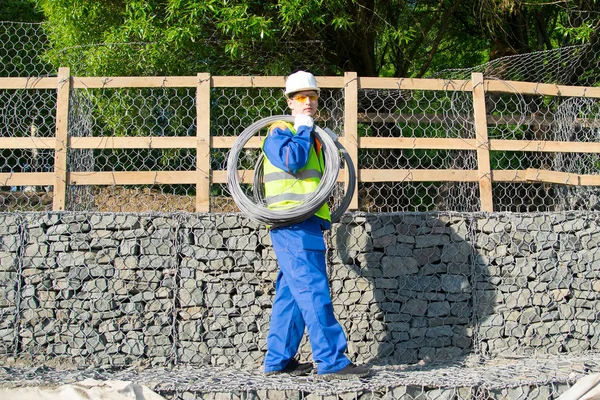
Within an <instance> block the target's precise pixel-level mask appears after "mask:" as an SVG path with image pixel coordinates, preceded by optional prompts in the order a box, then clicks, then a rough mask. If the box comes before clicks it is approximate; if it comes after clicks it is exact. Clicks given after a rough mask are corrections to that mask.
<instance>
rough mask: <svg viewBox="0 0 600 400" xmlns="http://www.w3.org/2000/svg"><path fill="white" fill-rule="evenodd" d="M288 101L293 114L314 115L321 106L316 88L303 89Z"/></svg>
mask: <svg viewBox="0 0 600 400" xmlns="http://www.w3.org/2000/svg"><path fill="white" fill-rule="evenodd" d="M287 103H288V106H289V107H290V110H292V115H298V114H304V115H309V116H311V117H314V116H315V113H316V112H317V107H318V106H319V95H318V94H317V92H316V91H314V90H303V91H301V92H296V93H294V94H293V95H292V97H291V98H290V99H288V101H287Z"/></svg>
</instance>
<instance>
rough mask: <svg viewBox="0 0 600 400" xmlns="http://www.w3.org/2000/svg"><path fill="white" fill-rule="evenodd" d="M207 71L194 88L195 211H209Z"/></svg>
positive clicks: (208, 96)
mask: <svg viewBox="0 0 600 400" xmlns="http://www.w3.org/2000/svg"><path fill="white" fill-rule="evenodd" d="M210 81H211V76H210V74H209V73H206V72H202V73H199V74H198V87H197V89H196V138H197V143H196V173H197V175H198V178H197V181H196V212H210V173H211V172H210V87H211V83H210Z"/></svg>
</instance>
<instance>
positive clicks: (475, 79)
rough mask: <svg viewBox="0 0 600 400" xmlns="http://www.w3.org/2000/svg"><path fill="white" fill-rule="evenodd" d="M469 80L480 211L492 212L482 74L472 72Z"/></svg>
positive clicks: (488, 148) (488, 144) (492, 203)
mask: <svg viewBox="0 0 600 400" xmlns="http://www.w3.org/2000/svg"><path fill="white" fill-rule="evenodd" d="M471 80H472V84H473V118H474V119H475V136H476V139H475V142H476V145H477V171H478V178H479V196H480V200H481V210H482V211H494V201H493V198H492V171H491V168H490V140H489V137H488V129H487V115H486V109H485V90H484V87H483V74H482V73H480V72H474V73H472V74H471Z"/></svg>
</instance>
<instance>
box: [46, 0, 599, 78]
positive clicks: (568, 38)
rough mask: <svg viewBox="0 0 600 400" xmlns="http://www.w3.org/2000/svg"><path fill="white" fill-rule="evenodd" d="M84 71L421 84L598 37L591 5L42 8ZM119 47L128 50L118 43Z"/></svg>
mask: <svg viewBox="0 0 600 400" xmlns="http://www.w3.org/2000/svg"><path fill="white" fill-rule="evenodd" d="M37 4H38V6H39V8H40V10H42V11H43V13H44V15H45V19H46V24H47V28H48V31H49V34H50V37H51V41H52V45H53V47H52V51H51V52H49V53H48V59H49V60H51V61H52V62H53V63H54V64H55V65H60V64H63V65H66V64H67V63H68V64H70V65H80V66H81V68H82V69H84V70H85V71H76V73H82V72H85V73H86V74H95V75H98V74H126V75H141V74H192V73H195V72H197V71H208V72H211V73H213V74H240V73H241V74H287V73H289V72H290V71H292V70H295V69H299V68H308V69H311V70H313V72H315V73H319V74H338V73H340V72H342V71H356V72H357V73H358V74H359V76H396V77H422V76H427V74H428V73H431V72H432V71H438V70H440V69H445V68H461V67H462V68H464V67H469V66H473V65H477V64H481V63H483V62H485V61H487V60H489V59H490V58H492V59H493V58H495V57H500V56H504V55H509V54H522V53H526V52H529V51H533V50H541V49H551V48H555V47H557V46H564V45H568V44H571V43H576V42H581V41H584V40H588V39H589V38H591V37H593V36H594V35H595V34H596V32H597V29H598V26H597V24H596V23H590V22H589V18H588V15H589V14H586V13H588V12H595V11H596V12H597V11H598V6H597V5H596V4H595V2H592V1H591V0H588V1H586V0H581V2H573V1H564V2H544V1H543V0H528V1H527V2H525V1H522V0H411V1H408V2H405V1H394V0H379V1H376V0H344V1H341V0H330V1H323V0H107V1H103V2H98V1H95V0H73V1H67V0H37ZM124 43H128V44H127V45H124Z"/></svg>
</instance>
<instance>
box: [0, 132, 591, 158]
mask: <svg viewBox="0 0 600 400" xmlns="http://www.w3.org/2000/svg"><path fill="white" fill-rule="evenodd" d="M237 139H238V137H237V136H211V138H210V146H211V148H213V149H230V148H231V147H232V146H233V145H234V143H235V141H236V140H237ZM55 140H56V139H55V138H54V137H16V138H0V149H39V150H44V149H54V147H55ZM197 140H198V139H197V138H196V137H195V136H172V137H165V136H147V137H140V136H136V137H123V136H118V137H116V136H111V137H107V136H105V137H71V138H69V139H68V147H69V148H70V149H93V150H115V149H195V148H196V144H197ZM338 140H339V141H340V143H341V144H342V145H344V146H345V145H346V139H345V138H344V137H340V138H338ZM261 141H262V139H261V138H259V137H253V138H251V139H250V140H249V141H248V142H247V143H246V145H245V148H254V149H257V148H260V147H261ZM358 144H359V149H388V150H389V149H399V150H400V149H405V150H406V149H408V150H476V142H475V139H459V138H411V137H394V138H392V137H360V138H358ZM490 150H491V151H517V152H540V153H589V154H598V153H600V143H596V142H557V141H543V140H506V139H490Z"/></svg>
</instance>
